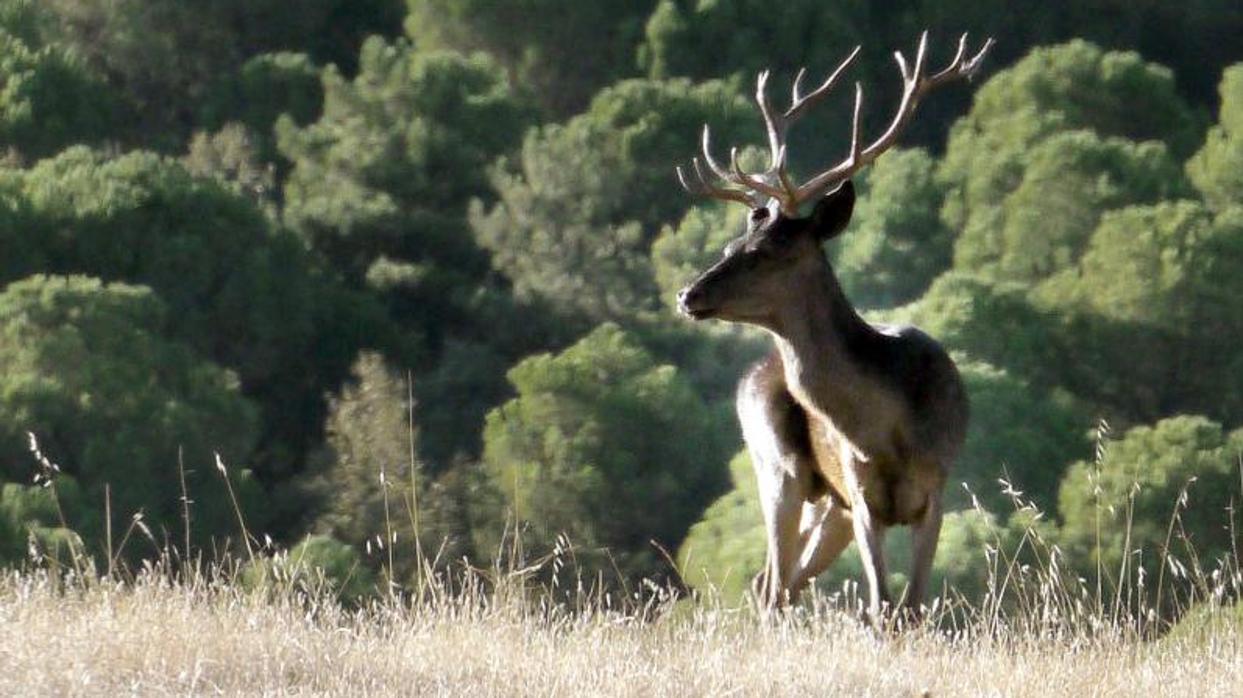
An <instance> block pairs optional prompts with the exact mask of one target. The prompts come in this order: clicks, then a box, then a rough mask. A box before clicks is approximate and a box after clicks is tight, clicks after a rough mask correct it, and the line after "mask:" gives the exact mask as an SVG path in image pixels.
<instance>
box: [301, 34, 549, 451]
mask: <svg viewBox="0 0 1243 698" xmlns="http://www.w3.org/2000/svg"><path fill="white" fill-rule="evenodd" d="M359 63H360V65H359V74H358V76H357V77H356V78H354V79H353V80H346V79H344V78H343V77H341V75H340V74H339V73H337V72H336V71H335V70H333V69H331V68H329V69H328V70H327V71H325V73H324V78H323V80H324V92H325V101H324V108H323V114H322V116H321V117H320V119H319V121H317V122H316V123H314V124H312V125H310V126H308V127H306V128H297V127H295V126H294V124H293V123H292V121H291V120H289V119H284V120H282V121H281V122H280V123H279V124H278V125H277V133H278V139H279V144H280V149H281V152H282V154H283V155H284V156H285V157H287V158H288V159H289V160H290V161H291V162H292V163H293V169H292V172H291V174H290V176H289V179H288V182H287V183H286V185H285V188H284V195H285V209H284V216H285V220H286V221H288V222H289V224H290V225H291V226H292V227H293V228H294V229H295V230H297V231H298V233H299V234H300V235H302V237H303V238H304V239H305V240H306V241H307V242H308V243H309V244H310V246H311V247H312V248H313V249H314V250H315V251H316V252H317V253H318V254H319V255H321V256H322V257H324V258H325V259H326V260H327V261H328V263H329V264H331V266H332V267H333V268H334V269H336V270H337V271H339V272H340V273H341V274H342V275H344V276H345V278H346V279H347V280H348V281H349V282H350V283H351V284H353V285H355V286H357V287H359V288H363V289H366V290H367V291H368V292H369V293H371V294H373V295H374V296H376V297H378V298H380V299H381V300H382V301H383V302H384V304H385V306H386V308H387V310H388V312H389V316H390V317H391V318H392V319H393V321H394V323H395V324H396V325H397V327H398V329H399V331H400V332H401V341H400V342H399V343H398V344H399V346H397V347H396V352H395V353H397V354H398V355H399V356H400V357H401V358H402V360H403V361H405V362H407V363H406V365H407V366H410V365H413V366H415V367H416V368H417V369H419V370H418V371H417V373H418V381H417V382H416V390H417V391H418V396H417V397H418V399H419V401H420V402H423V403H425V404H433V405H436V406H437V408H436V410H435V411H434V412H433V414H432V415H429V420H442V421H431V422H429V426H431V427H435V428H429V429H428V433H427V438H425V439H423V440H422V442H421V444H420V445H421V449H422V451H423V453H422V455H423V456H424V457H425V458H426V459H427V460H428V462H429V464H431V465H432V466H433V467H444V465H445V464H447V463H448V462H449V461H450V460H451V459H452V457H453V456H454V455H455V453H457V452H460V451H465V452H467V453H472V452H477V448H478V436H479V434H478V429H477V428H476V427H475V425H477V424H479V423H480V422H481V420H482V417H483V414H484V412H485V411H486V410H487V409H488V408H489V407H491V406H493V405H495V404H496V402H497V401H499V400H500V399H501V398H503V397H504V396H505V394H506V388H505V383H504V371H505V369H506V368H507V367H508V366H509V365H510V364H511V363H512V362H513V361H514V360H516V359H517V358H518V357H519V356H521V355H522V354H524V353H526V352H529V351H531V350H532V349H535V348H540V347H543V346H546V345H547V344H546V342H545V340H544V336H545V335H544V330H542V329H541V327H542V326H543V325H542V324H541V322H542V320H541V319H540V318H538V317H537V316H535V314H534V313H533V312H529V311H527V310H526V309H525V308H523V307H521V306H519V305H518V304H516V303H515V302H514V301H513V299H512V298H511V297H510V295H509V294H508V292H507V290H506V289H505V288H504V287H503V286H502V285H501V284H499V283H497V282H496V280H495V279H494V278H492V277H491V275H490V269H489V264H488V258H487V256H486V254H485V253H484V252H483V251H482V250H480V249H479V247H478V246H477V245H476V244H475V241H474V240H473V239H472V237H471V235H470V233H469V231H468V230H467V229H466V228H467V225H466V221H465V214H466V207H467V203H468V202H469V201H470V200H472V199H474V198H482V199H489V198H491V188H490V185H489V183H488V179H487V173H486V166H487V165H488V163H490V162H491V161H492V160H493V159H494V158H495V157H497V156H498V155H500V154H501V153H504V152H506V151H507V150H509V149H510V148H512V147H513V144H514V143H516V141H517V140H518V137H519V135H520V134H521V132H522V130H523V129H524V128H525V127H526V124H527V120H528V117H529V110H527V109H526V108H525V107H524V106H523V104H522V103H521V102H520V101H518V100H517V99H516V98H515V97H514V95H513V94H512V91H511V89H510V86H509V83H508V82H507V81H506V80H505V79H504V77H502V76H501V75H500V74H499V70H498V68H497V66H496V64H495V63H493V62H492V61H491V60H489V59H488V58H486V57H485V56H483V55H482V54H479V55H475V56H473V57H470V58H466V57H462V56H460V55H457V54H452V53H444V52H423V51H416V50H415V49H414V48H412V47H411V46H410V45H409V43H408V42H400V41H399V42H396V43H392V44H390V43H386V42H384V41H382V40H380V39H372V40H369V41H368V42H367V43H366V44H365V45H364V47H363V50H362V54H361V57H360V62H359ZM467 357H469V358H470V359H474V360H473V361H466V358H467ZM465 396H469V397H465ZM442 424H443V425H445V428H439V427H441V425H442Z"/></svg>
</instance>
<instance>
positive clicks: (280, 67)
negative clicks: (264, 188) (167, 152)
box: [200, 53, 324, 162]
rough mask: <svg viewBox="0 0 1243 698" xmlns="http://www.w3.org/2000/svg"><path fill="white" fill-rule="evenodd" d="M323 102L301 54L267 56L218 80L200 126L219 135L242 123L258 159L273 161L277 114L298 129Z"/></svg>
mask: <svg viewBox="0 0 1243 698" xmlns="http://www.w3.org/2000/svg"><path fill="white" fill-rule="evenodd" d="M323 102H324V85H323V83H322V81H321V80H320V71H319V69H318V68H317V67H316V66H315V64H314V63H312V62H311V59H310V57H309V56H307V55H306V54H304V53H265V54H261V55H258V56H255V57H254V58H251V59H250V60H248V61H246V62H245V63H243V64H242V66H241V68H240V69H239V70H238V71H237V73H236V74H235V75H234V76H233V77H232V79H231V80H222V81H218V82H217V83H216V84H215V85H214V87H213V89H212V92H211V94H210V95H209V97H208V98H207V99H206V100H205V104H204V105H203V108H202V116H201V117H200V122H201V125H202V126H203V127H205V128H206V130H209V131H219V130H221V129H223V128H225V127H226V126H227V125H228V124H230V123H240V124H243V125H245V127H246V128H247V129H249V131H250V133H251V134H253V138H255V139H256V141H257V142H258V146H259V148H258V153H259V158H260V159H261V160H262V161H263V162H275V161H276V160H277V159H278V157H279V156H278V153H277V151H276V136H275V134H274V133H273V128H274V127H275V125H276V122H277V121H278V120H279V119H280V118H281V116H284V115H287V116H288V118H289V119H290V120H291V121H292V122H293V123H294V124H297V125H298V126H306V125H307V124H310V123H312V122H314V121H315V120H316V119H317V118H318V117H319V112H320V108H321V107H322V106H323Z"/></svg>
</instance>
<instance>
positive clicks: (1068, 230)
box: [947, 131, 1186, 283]
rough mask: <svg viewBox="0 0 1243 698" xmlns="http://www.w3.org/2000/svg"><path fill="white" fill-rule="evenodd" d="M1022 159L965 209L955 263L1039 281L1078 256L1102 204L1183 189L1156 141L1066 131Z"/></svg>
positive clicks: (1138, 200) (1107, 205)
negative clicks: (1008, 180) (998, 188)
mask: <svg viewBox="0 0 1243 698" xmlns="http://www.w3.org/2000/svg"><path fill="white" fill-rule="evenodd" d="M1023 158H1024V166H1023V170H1022V172H1021V173H1017V177H1016V179H1015V180H1013V186H1012V187H1011V188H1010V189H1009V190H1008V191H1006V192H1004V193H1002V194H1001V196H1000V197H999V198H998V199H997V201H996V202H995V203H992V204H989V203H985V204H982V205H980V206H974V207H973V208H972V210H973V216H972V218H971V219H969V220H967V221H965V223H964V227H963V228H962V234H961V235H960V237H959V238H958V241H957V244H956V247H955V257H956V266H957V267H958V268H959V269H964V270H972V271H977V272H980V273H982V274H984V275H987V276H992V277H994V278H998V279H1005V280H1007V281H1018V282H1025V283H1033V282H1036V281H1039V280H1041V279H1044V278H1047V277H1048V276H1051V275H1052V274H1054V273H1056V272H1058V271H1060V270H1063V269H1066V268H1067V267H1068V266H1070V265H1073V264H1074V263H1075V262H1076V261H1077V260H1078V259H1079V257H1080V255H1082V254H1083V252H1084V250H1085V248H1086V247H1087V244H1088V239H1089V238H1090V237H1091V235H1092V232H1093V230H1094V229H1095V228H1096V223H1097V221H1098V220H1100V217H1101V215H1102V214H1104V213H1105V212H1106V211H1109V210H1111V209H1115V208H1120V207H1122V206H1126V205H1129V204H1137V203H1151V202H1156V201H1159V200H1161V199H1163V198H1165V197H1168V196H1171V195H1178V194H1181V193H1182V192H1184V191H1186V186H1185V184H1184V180H1183V177H1182V175H1181V173H1180V172H1179V169H1178V166H1177V165H1176V164H1175V162H1174V161H1173V160H1172V159H1171V158H1170V157H1169V155H1168V154H1167V152H1166V149H1165V146H1164V145H1162V144H1159V143H1152V142H1148V143H1141V144H1135V143H1131V142H1129V141H1124V140H1121V139H1116V138H1112V139H1104V140H1103V139H1101V138H1099V137H1098V136H1096V135H1095V134H1093V133H1091V132H1089V131H1070V132H1062V133H1057V134H1053V135H1050V136H1048V137H1046V138H1044V139H1042V140H1040V141H1039V142H1038V143H1035V144H1033V145H1032V147H1031V148H1030V149H1029V150H1028V152H1027V153H1025V154H1024V155H1023ZM947 162H948V161H947Z"/></svg>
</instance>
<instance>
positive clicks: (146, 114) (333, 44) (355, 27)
mask: <svg viewBox="0 0 1243 698" xmlns="http://www.w3.org/2000/svg"><path fill="white" fill-rule="evenodd" d="M400 8H401V4H400V0H308V1H307V2H299V3H296V4H291V3H288V2H285V0H220V1H218V2H211V3H190V4H187V3H184V2H180V1H179V0H115V1H113V2H107V3H98V2H83V1H82V0H48V2H47V3H46V11H47V12H48V13H50V15H51V17H52V21H51V22H49V24H51V25H53V26H55V27H56V31H55V39H56V40H57V41H58V42H60V43H63V44H64V45H66V46H68V47H69V48H71V49H73V50H75V51H76V52H78V53H79V54H80V55H81V56H83V57H84V58H85V59H86V61H87V63H88V64H89V65H90V66H91V67H92V68H94V69H95V70H96V71H98V72H99V73H100V74H102V75H104V76H107V78H108V83H109V85H110V86H111V87H112V89H113V90H114V91H116V92H118V93H119V94H120V95H122V98H123V99H124V101H125V102H126V103H127V104H128V105H129V106H130V108H131V110H132V113H133V115H134V117H135V118H134V119H132V120H131V121H130V122H129V123H128V124H127V126H128V128H126V129H125V135H126V137H127V140H129V141H130V142H138V143H141V144H142V145H144V146H145V147H148V148H155V149H159V150H163V151H170V150H171V151H175V150H180V149H181V147H182V144H183V143H184V139H185V138H186V137H187V136H188V135H189V134H190V132H191V131H192V129H193V128H194V126H195V123H196V120H197V116H198V115H199V113H200V112H201V110H202V108H203V105H204V103H205V102H206V101H208V100H210V99H211V97H212V95H213V93H214V92H216V91H217V90H218V89H219V88H218V83H221V82H223V83H226V84H227V83H230V82H233V81H234V79H235V78H234V73H235V72H236V71H237V70H238V69H239V68H241V66H242V65H243V64H244V63H245V62H246V61H247V60H248V59H250V58H252V57H254V56H257V55H259V54H264V53H273V52H280V51H291V52H308V53H309V54H310V55H311V57H312V58H313V59H315V60H316V61H318V62H337V63H339V64H341V65H342V66H343V67H344V68H345V69H346V70H349V69H352V67H353V65H352V61H353V59H354V58H355V57H356V56H357V48H358V46H359V44H360V43H361V40H362V39H363V37H366V36H368V35H369V34H373V33H377V32H383V31H384V30H385V29H386V28H387V29H390V30H395V29H396V28H397V26H398V23H399V20H400Z"/></svg>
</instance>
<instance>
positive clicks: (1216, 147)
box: [1187, 64, 1243, 208]
mask: <svg viewBox="0 0 1243 698" xmlns="http://www.w3.org/2000/svg"><path fill="white" fill-rule="evenodd" d="M1219 89H1220V93H1221V115H1220V118H1219V119H1218V122H1217V125H1216V126H1213V127H1212V128H1211V129H1209V132H1208V135H1207V136H1206V138H1205V141H1204V145H1203V147H1201V148H1200V150H1199V152H1197V153H1196V154H1195V156H1193V157H1192V158H1191V159H1190V160H1189V161H1187V174H1188V176H1190V177H1191V181H1192V182H1194V183H1195V185H1196V188H1197V189H1199V190H1200V191H1201V192H1202V193H1203V194H1204V198H1205V200H1206V201H1208V202H1209V203H1210V204H1212V205H1213V206H1214V207H1217V208H1224V207H1226V206H1235V205H1243V64H1238V65H1234V66H1231V67H1230V68H1228V69H1226V72H1225V73H1223V74H1222V76H1221V87H1220V88H1219Z"/></svg>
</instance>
